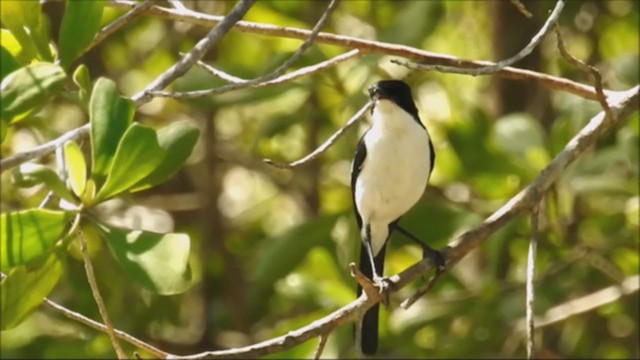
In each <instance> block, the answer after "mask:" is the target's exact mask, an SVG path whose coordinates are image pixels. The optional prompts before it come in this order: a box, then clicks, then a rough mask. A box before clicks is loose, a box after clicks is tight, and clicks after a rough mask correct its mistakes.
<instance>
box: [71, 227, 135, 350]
mask: <svg viewBox="0 0 640 360" xmlns="http://www.w3.org/2000/svg"><path fill="white" fill-rule="evenodd" d="M77 234H78V240H79V241H80V252H81V253H82V258H83V259H84V270H85V272H86V273H87V280H88V281H89V286H90V287H91V293H92V294H93V298H94V299H95V301H96V305H97V306H98V312H100V317H102V321H103V322H104V324H105V325H106V327H107V334H109V339H111V345H113V349H114V350H115V351H116V355H117V356H118V359H127V356H126V355H125V354H124V351H122V348H121V347H120V343H118V339H117V338H116V335H115V333H114V331H113V325H112V324H111V320H110V319H109V314H108V313H107V307H106V306H105V305H104V301H103V300H102V295H100V289H99V288H98V283H97V282H96V275H95V273H94V272H93V265H92V264H91V257H90V256H89V252H88V251H87V240H86V239H85V238H84V235H83V234H82V231H78V233H77Z"/></svg>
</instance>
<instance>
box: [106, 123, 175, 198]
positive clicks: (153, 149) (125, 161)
mask: <svg viewBox="0 0 640 360" xmlns="http://www.w3.org/2000/svg"><path fill="white" fill-rule="evenodd" d="M164 157H165V153H164V150H163V149H162V148H161V147H160V145H159V144H158V136H157V134H156V132H155V130H153V129H151V128H148V127H145V126H142V125H140V124H132V125H131V126H130V127H129V129H128V130H127V132H125V133H124V136H123V137H122V140H121V141H120V144H118V150H117V151H116V155H115V157H114V159H113V164H112V166H111V171H110V172H109V175H108V176H107V180H106V181H105V183H104V186H103V187H102V188H101V189H100V191H98V195H97V196H96V198H97V201H100V200H104V199H107V198H110V197H113V196H115V195H117V194H119V193H121V192H124V191H127V190H129V189H130V188H131V187H132V186H133V185H135V184H136V183H138V182H139V181H140V180H142V179H144V178H145V177H147V176H148V175H149V174H151V172H153V171H154V170H155V169H156V167H157V166H158V165H159V164H160V163H161V162H162V160H163V159H164Z"/></svg>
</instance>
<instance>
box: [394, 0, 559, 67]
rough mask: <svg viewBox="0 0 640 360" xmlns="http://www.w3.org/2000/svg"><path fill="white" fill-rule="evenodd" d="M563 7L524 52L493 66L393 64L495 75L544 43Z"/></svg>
mask: <svg viewBox="0 0 640 360" xmlns="http://www.w3.org/2000/svg"><path fill="white" fill-rule="evenodd" d="M563 7H564V0H558V2H557V3H556V6H555V7H554V8H553V11H552V12H551V15H549V17H548V18H547V21H545V23H544V25H543V26H542V27H541V28H540V30H539V31H538V33H537V34H535V35H534V36H533V37H532V38H531V41H529V43H528V44H527V46H525V47H524V48H523V49H522V50H520V51H519V52H518V53H517V54H515V55H514V56H512V57H510V58H508V59H504V60H501V61H499V62H497V63H495V64H492V65H487V66H482V67H476V68H470V69H465V68H462V67H460V66H444V65H437V64H436V65H433V64H425V63H409V62H406V61H402V60H391V62H392V63H394V64H397V65H401V66H405V67H408V68H409V69H416V70H427V71H440V72H445V73H452V74H467V75H472V76H477V75H488V74H493V73H496V72H498V71H500V70H502V69H504V68H505V67H507V66H511V65H513V64H515V63H517V62H518V61H520V60H522V59H523V58H524V57H526V56H527V55H529V54H531V52H532V51H533V49H535V48H536V46H538V44H540V41H542V38H543V37H544V36H545V35H546V34H547V33H548V32H549V30H550V29H551V26H553V25H554V24H555V23H556V21H558V18H559V17H560V13H561V12H562V8H563Z"/></svg>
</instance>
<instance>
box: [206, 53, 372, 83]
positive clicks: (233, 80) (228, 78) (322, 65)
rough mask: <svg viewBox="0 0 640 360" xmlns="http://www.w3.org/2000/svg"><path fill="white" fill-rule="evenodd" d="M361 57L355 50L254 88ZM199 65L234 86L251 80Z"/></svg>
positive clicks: (288, 79)
mask: <svg viewBox="0 0 640 360" xmlns="http://www.w3.org/2000/svg"><path fill="white" fill-rule="evenodd" d="M358 55H360V50H358V49H355V50H350V51H347V52H346V53H344V54H340V55H338V56H335V57H332V58H331V59H327V60H325V61H322V62H319V63H317V64H315V65H310V66H305V67H303V68H300V69H298V70H295V71H292V72H290V73H288V74H285V75H282V76H279V77H277V78H275V79H273V80H269V81H265V82H262V83H258V84H256V85H254V86H253V87H254V88H259V87H265V86H270V85H277V84H282V83H284V82H287V81H291V80H294V79H297V78H299V77H303V76H307V75H311V74H313V73H315V72H317V71H320V70H325V69H327V68H329V67H331V66H334V65H338V64H340V63H341V62H343V61H345V60H349V59H351V58H353V57H356V56H358ZM198 65H200V66H201V67H202V68H203V69H205V70H206V71H207V72H209V73H210V74H212V75H213V76H216V77H219V78H221V79H222V80H225V81H228V82H230V83H232V84H242V83H245V82H249V81H250V80H246V79H241V78H239V77H236V76H233V75H230V74H227V73H226V72H224V71H222V70H219V69H216V68H214V67H212V66H211V65H208V64H205V63H203V62H202V61H198Z"/></svg>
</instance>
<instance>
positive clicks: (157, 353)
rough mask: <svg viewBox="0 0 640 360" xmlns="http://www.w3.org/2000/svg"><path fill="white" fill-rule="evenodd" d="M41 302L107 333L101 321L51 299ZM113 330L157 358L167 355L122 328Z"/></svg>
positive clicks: (120, 336)
mask: <svg viewBox="0 0 640 360" xmlns="http://www.w3.org/2000/svg"><path fill="white" fill-rule="evenodd" d="M43 304H44V305H45V307H47V308H49V309H51V310H53V311H55V312H57V313H60V314H62V315H63V316H65V317H67V318H69V319H71V320H74V321H77V322H79V323H82V324H85V325H87V326H89V327H90V328H93V329H95V330H98V331H102V332H104V333H108V332H109V329H108V328H107V327H106V326H105V325H103V324H101V323H99V322H97V321H94V320H92V319H90V318H88V317H86V316H84V315H82V314H80V313H78V312H75V311H72V310H69V309H67V308H66V307H64V306H62V305H60V304H58V303H56V302H54V301H52V300H49V299H48V298H44V300H43ZM113 332H114V334H115V335H116V336H117V337H119V338H120V339H122V340H124V341H126V342H128V343H129V344H131V345H133V346H136V347H138V348H140V349H142V350H144V351H146V352H148V353H150V354H152V355H153V356H156V357H158V358H164V357H166V356H167V353H166V352H164V351H162V350H160V349H158V348H156V347H154V346H152V345H149V344H148V343H146V342H144V341H142V340H140V339H137V338H135V337H133V336H131V335H129V334H127V333H126V332H124V331H122V330H118V329H113Z"/></svg>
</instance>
